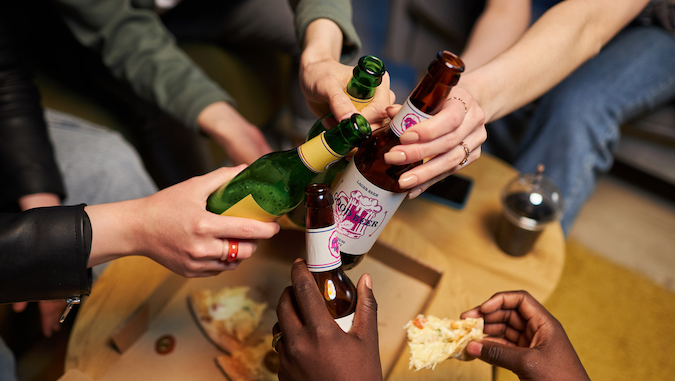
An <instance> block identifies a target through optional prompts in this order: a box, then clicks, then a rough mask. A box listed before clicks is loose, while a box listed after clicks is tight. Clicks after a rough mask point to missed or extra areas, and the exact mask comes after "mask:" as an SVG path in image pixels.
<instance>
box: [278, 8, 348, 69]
mask: <svg viewBox="0 0 675 381" xmlns="http://www.w3.org/2000/svg"><path fill="white" fill-rule="evenodd" d="M290 2H291V6H292V7H293V11H294V12H295V28H296V31H297V35H298V41H300V43H301V44H303V45H304V44H306V43H307V41H308V39H309V40H312V39H314V37H309V38H308V36H307V34H308V33H310V28H309V26H310V25H312V24H314V23H315V22H316V21H318V20H324V22H325V21H330V22H332V23H333V24H334V26H336V27H337V29H338V31H339V33H340V41H339V43H340V51H339V52H338V61H339V60H342V61H343V62H346V61H348V60H350V59H351V58H353V57H354V56H355V55H356V53H357V52H358V51H359V50H360V49H361V41H360V40H359V37H358V35H357V34H356V29H355V28H354V25H353V24H352V21H351V18H352V7H351V3H350V2H349V0H333V1H325V0H291V1H290ZM314 27H316V25H315V26H314ZM331 29H332V28H331ZM329 32H330V33H331V34H332V33H334V31H332V30H331V31H329Z"/></svg>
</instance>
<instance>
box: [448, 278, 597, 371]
mask: <svg viewBox="0 0 675 381" xmlns="http://www.w3.org/2000/svg"><path fill="white" fill-rule="evenodd" d="M467 317H472V318H477V317H482V318H483V319H484V320H485V328H484V329H483V331H484V332H485V333H486V334H488V335H490V337H487V338H485V339H483V340H481V341H480V342H471V343H469V345H468V346H467V352H468V353H469V354H470V355H472V356H474V357H477V358H480V359H481V360H483V361H485V362H487V363H489V364H492V365H497V366H500V367H502V368H506V369H509V370H511V371H513V372H514V373H516V374H517V375H518V377H519V378H520V379H521V380H539V381H547V380H570V381H571V380H575V381H576V380H589V378H588V375H587V374H586V371H585V370H584V366H583V365H582V364H581V361H580V360H579V357H578V356H577V354H576V352H575V351H574V347H572V343H570V341H569V339H568V338H567V335H566V334H565V330H564V329H563V327H562V325H561V324H560V322H558V320H557V319H556V318H555V317H553V315H551V314H550V313H549V312H548V311H547V310H546V309H545V308H544V306H542V305H541V304H540V303H539V302H537V300H535V299H534V298H533V297H532V296H531V295H530V294H528V293H527V292H525V291H512V292H500V293H497V294H495V295H494V296H492V297H491V298H490V299H488V300H487V301H486V302H484V303H483V304H481V305H480V306H478V307H476V308H474V309H472V310H469V311H466V312H464V313H463V314H462V315H461V318H462V319H464V318H467Z"/></svg>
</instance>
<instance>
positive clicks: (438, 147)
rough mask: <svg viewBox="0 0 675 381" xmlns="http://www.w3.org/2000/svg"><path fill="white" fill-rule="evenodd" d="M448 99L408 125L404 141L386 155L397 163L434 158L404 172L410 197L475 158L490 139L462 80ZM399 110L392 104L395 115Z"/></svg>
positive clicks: (404, 184)
mask: <svg viewBox="0 0 675 381" xmlns="http://www.w3.org/2000/svg"><path fill="white" fill-rule="evenodd" d="M445 99H446V100H445V102H444V104H443V106H442V109H441V110H440V111H439V112H438V113H437V114H435V115H433V116H432V117H431V118H430V119H427V120H425V121H423V122H421V123H419V124H416V125H414V126H412V127H410V128H408V129H407V130H406V131H405V132H404V133H403V134H402V135H401V136H400V138H399V139H400V142H401V144H399V145H396V146H394V147H392V149H391V150H390V151H389V152H388V153H386V154H385V155H384V159H385V162H386V163H388V164H396V165H403V164H410V163H415V162H418V161H420V160H423V159H426V158H431V159H430V160H428V161H427V162H425V163H424V164H422V165H419V166H417V167H415V168H413V169H411V170H409V171H407V172H404V173H403V174H401V177H400V178H399V180H398V184H399V186H400V187H401V188H403V189H408V190H410V193H409V194H408V197H409V198H415V197H417V196H419V195H420V194H421V193H422V192H423V191H425V190H426V189H427V188H429V187H430V186H431V185H433V184H434V183H436V182H438V181H440V180H442V179H444V178H446V177H447V176H450V175H451V174H453V173H455V172H457V171H458V170H459V169H461V168H462V167H465V166H467V165H469V164H471V163H472V162H474V161H476V160H477V159H478V158H479V157H480V154H481V148H480V147H481V144H483V142H485V140H486V139H487V131H486V129H485V113H484V112H483V110H482V108H481V107H480V105H479V104H478V103H477V102H476V100H475V99H474V98H473V96H472V95H471V94H470V93H469V92H468V91H467V90H465V89H464V88H462V86H461V84H460V85H457V86H455V87H453V88H452V90H451V91H450V94H449V95H448V96H447V97H446V98H445ZM399 110H400V106H393V107H390V108H388V109H387V113H388V115H389V117H391V118H393V117H394V116H395V115H396V114H397V112H398V111H399ZM462 143H464V144H465V145H466V148H467V150H468V152H469V155H467V154H466V152H467V151H465V148H464V147H463V146H462V145H461V144H462ZM465 159H466V161H465Z"/></svg>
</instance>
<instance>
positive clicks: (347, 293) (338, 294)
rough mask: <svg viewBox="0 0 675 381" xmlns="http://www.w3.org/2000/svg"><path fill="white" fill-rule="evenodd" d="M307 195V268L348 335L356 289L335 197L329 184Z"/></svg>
mask: <svg viewBox="0 0 675 381" xmlns="http://www.w3.org/2000/svg"><path fill="white" fill-rule="evenodd" d="M306 193H307V200H306V203H305V206H306V208H307V216H306V221H305V223H306V226H307V227H306V230H305V232H306V233H305V235H306V238H307V239H306V242H307V268H308V269H309V271H310V272H311V273H312V275H313V276H314V280H316V284H317V285H318V286H319V290H320V291H321V295H323V299H324V302H326V307H328V311H330V314H331V315H332V316H333V318H334V319H335V322H336V323H338V325H339V326H340V328H342V330H343V331H345V332H348V331H349V329H350V328H351V326H352V322H353V320H354V312H355V311H356V288H355V287H354V284H353V283H352V281H351V280H350V279H349V277H348V276H347V274H345V272H344V271H343V270H342V261H341V259H340V250H339V247H338V242H337V237H336V236H335V234H336V233H335V222H334V220H333V196H332V195H331V191H330V187H328V185H325V184H312V185H310V186H308V187H307V191H306Z"/></svg>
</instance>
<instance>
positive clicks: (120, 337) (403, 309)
mask: <svg viewBox="0 0 675 381" xmlns="http://www.w3.org/2000/svg"><path fill="white" fill-rule="evenodd" d="M304 256H305V238H304V233H303V232H300V231H294V230H282V231H281V232H280V233H279V234H277V235H276V236H275V237H274V238H272V239H270V240H264V241H260V242H259V246H258V249H257V250H256V252H255V253H254V255H253V257H251V258H249V259H247V260H246V261H243V262H242V263H241V264H240V266H239V267H238V268H237V269H236V270H234V271H229V272H224V273H222V274H220V275H218V276H215V277H209V278H193V279H186V278H182V277H180V276H178V275H175V274H171V275H170V276H168V277H167V279H166V280H165V281H164V283H163V284H162V285H161V286H160V287H158V288H157V290H156V291H155V292H154V293H153V294H151V295H150V297H148V299H147V300H146V301H145V303H143V304H142V305H141V306H140V307H139V309H138V310H136V312H135V313H134V314H132V315H131V316H130V317H129V319H128V320H127V321H126V323H125V324H123V325H122V326H121V327H120V328H119V329H118V330H117V332H116V333H115V334H114V335H113V337H112V341H113V343H114V345H115V346H116V348H118V350H120V352H121V353H122V356H121V357H120V359H119V360H118V362H117V363H115V364H114V365H113V366H111V367H110V369H108V371H107V372H106V373H105V374H104V376H103V377H102V378H101V380H103V381H110V380H125V381H134V380H139V381H140V380H143V381H148V380H186V379H194V380H227V378H226V376H225V375H224V374H223V372H222V371H221V370H220V369H219V367H218V366H217V365H216V362H215V358H216V357H217V356H219V355H222V354H223V352H222V351H221V350H219V349H218V348H217V347H216V346H215V345H214V344H213V343H212V342H210V341H209V339H208V338H207V337H206V335H205V334H204V333H203V332H202V331H201V330H200V327H199V325H198V324H197V322H196V321H195V319H194V318H193V316H192V314H191V311H190V308H189V305H188V300H187V296H188V295H189V293H190V292H191V291H193V290H198V289H213V290H217V289H221V288H223V287H236V286H248V287H250V289H251V291H250V292H249V296H250V297H252V298H253V299H255V300H257V301H264V302H266V303H267V305H268V308H267V311H266V312H265V315H264V317H263V321H262V324H261V326H260V327H259V329H258V330H257V331H256V332H255V333H254V335H253V336H252V338H251V339H250V340H251V341H255V340H257V339H259V338H261V337H262V336H263V335H265V334H269V333H271V330H272V326H273V325H274V324H275V323H276V322H277V316H276V311H275V309H276V305H277V303H278V301H279V296H280V295H281V293H282V292H283V290H284V289H285V288H286V287H287V286H290V285H291V279H290V269H291V266H292V264H293V261H294V260H295V259H296V258H299V257H304ZM346 273H347V275H348V276H349V277H350V278H351V279H352V281H353V282H354V284H356V282H357V281H358V279H359V277H360V276H361V275H362V274H364V273H369V274H370V275H371V277H372V279H373V291H374V293H375V298H376V299H377V303H378V329H379V340H380V356H381V360H382V368H383V372H384V374H385V377H386V375H388V374H389V372H390V371H391V370H392V368H393V367H394V364H395V363H396V361H397V360H398V358H399V356H400V355H401V353H402V352H403V350H404V348H405V346H406V339H407V338H406V333H405V330H404V329H403V326H404V325H405V323H406V322H407V321H408V320H410V319H412V318H414V317H415V316H417V314H419V313H423V312H424V311H425V309H426V307H427V305H428V304H429V302H430V301H431V299H432V297H433V295H434V293H435V290H436V288H437V286H438V283H439V281H440V279H441V276H442V272H441V271H440V270H438V269H435V268H434V267H432V266H430V265H428V264H425V263H423V262H421V261H419V260H417V259H415V257H414V255H413V253H402V252H400V251H398V250H396V249H394V248H392V247H388V246H385V245H382V244H380V243H378V244H376V245H375V246H374V247H373V249H372V250H371V252H370V253H369V254H368V256H367V257H366V258H365V259H364V260H363V262H362V263H361V264H360V265H359V266H357V267H356V268H354V269H352V270H349V271H347V272H346ZM166 335H171V336H173V338H174V340H175V346H174V349H173V350H172V351H171V352H170V353H168V354H160V353H158V352H157V351H156V350H155V347H156V343H157V340H159V339H160V338H162V337H164V336H166Z"/></svg>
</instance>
